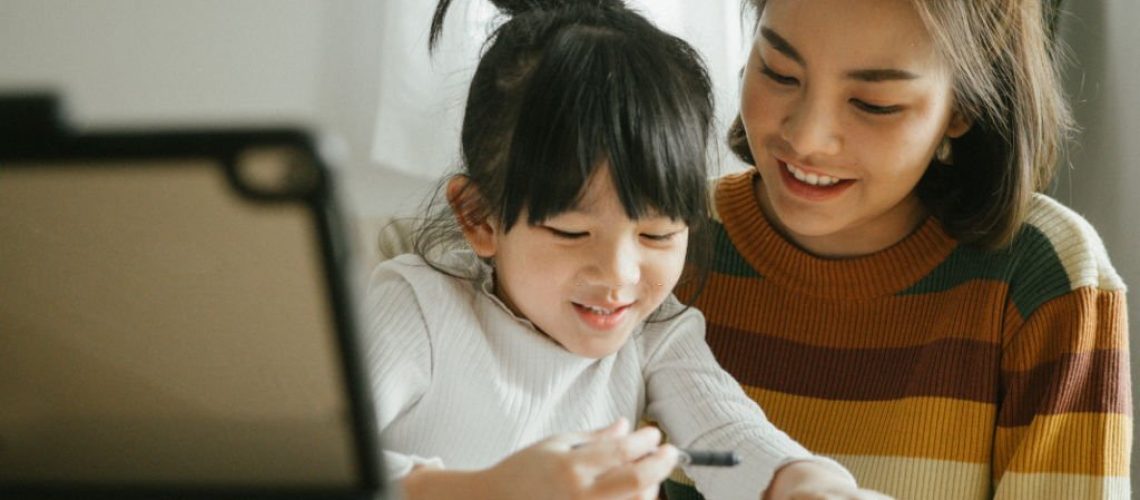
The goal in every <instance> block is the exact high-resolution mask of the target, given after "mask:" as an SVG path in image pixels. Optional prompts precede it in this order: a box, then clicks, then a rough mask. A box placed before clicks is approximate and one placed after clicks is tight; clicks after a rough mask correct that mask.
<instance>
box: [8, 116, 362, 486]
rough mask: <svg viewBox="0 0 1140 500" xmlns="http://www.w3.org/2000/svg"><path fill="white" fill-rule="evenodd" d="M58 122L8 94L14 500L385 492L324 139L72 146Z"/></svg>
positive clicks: (252, 133) (294, 131)
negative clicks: (320, 147) (24, 498)
mask: <svg viewBox="0 0 1140 500" xmlns="http://www.w3.org/2000/svg"><path fill="white" fill-rule="evenodd" d="M55 107H56V102H55V100H54V99H53V98H52V97H51V96H50V95H32V96H27V95H25V96H17V97H0V123H3V125H0V132H3V133H0V494H4V493H15V494H26V495H29V496H34V495H36V494H45V495H48V494H59V495H64V496H67V495H72V494H74V495H75V496H79V497H84V498H91V497H94V496H98V495H105V496H107V497H109V498H110V497H114V498H123V497H129V496H132V495H138V496H164V495H169V494H186V493H193V494H194V495H195V496H198V495H200V496H211V495H213V496H219V497H224V496H234V497H241V498H251V497H305V496H321V497H324V498H327V497H337V496H343V497H346V498H376V497H379V496H380V495H381V494H382V492H383V484H382V482H383V480H382V476H383V475H382V473H381V468H380V464H379V460H380V459H379V456H380V453H379V450H380V448H379V445H378V443H377V432H376V429H375V418H374V410H373V406H372V405H373V403H372V401H371V399H370V394H371V392H370V389H369V388H370V385H369V383H368V382H367V380H366V379H365V376H364V373H365V372H364V369H363V366H362V362H361V359H362V355H361V353H359V352H358V350H357V340H356V332H355V318H354V315H353V311H352V307H351V306H352V304H351V300H350V298H349V295H348V293H347V286H346V281H347V280H346V279H345V273H346V269H347V262H348V255H347V252H348V248H349V247H350V246H349V245H348V244H347V242H346V241H345V235H344V234H343V233H342V229H341V228H342V226H341V219H340V216H339V212H338V211H337V210H336V207H335V203H334V199H333V197H332V196H331V179H330V176H329V172H328V170H327V168H326V167H325V165H324V163H323V162H322V161H321V158H320V156H319V155H318V154H317V153H316V148H315V146H314V143H313V139H312V137H311V136H310V134H308V133H307V132H306V131H305V130H303V129H298V128H246V129H224V128H209V127H203V128H200V129H194V130H162V131H137V130H136V131H116V132H98V133H78V134H76V133H69V132H68V131H66V130H65V129H64V127H62V126H60V125H59V124H58V118H57V117H58V113H57V112H56V110H55ZM19 124H24V125H19Z"/></svg>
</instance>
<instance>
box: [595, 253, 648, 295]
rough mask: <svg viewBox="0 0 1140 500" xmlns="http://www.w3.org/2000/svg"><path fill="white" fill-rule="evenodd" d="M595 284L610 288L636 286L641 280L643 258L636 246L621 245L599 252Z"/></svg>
mask: <svg viewBox="0 0 1140 500" xmlns="http://www.w3.org/2000/svg"><path fill="white" fill-rule="evenodd" d="M594 267H595V269H596V272H595V273H594V274H595V276H594V280H593V281H594V283H595V284H597V285H601V286H606V287H610V288H620V287H623V286H629V285H634V284H636V283H638V282H639V281H640V280H641V257H640V255H639V254H638V252H637V249H636V248H635V245H631V244H629V243H624V242H623V243H619V244H614V245H611V246H610V247H609V248H605V249H602V251H599V252H598V258H597V262H596V264H595V266H594Z"/></svg>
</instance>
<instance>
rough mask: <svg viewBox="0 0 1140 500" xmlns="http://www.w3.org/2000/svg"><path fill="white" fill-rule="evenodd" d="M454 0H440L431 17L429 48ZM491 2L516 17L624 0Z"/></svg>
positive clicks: (616, 4) (621, 4)
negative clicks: (532, 12) (542, 11)
mask: <svg viewBox="0 0 1140 500" xmlns="http://www.w3.org/2000/svg"><path fill="white" fill-rule="evenodd" d="M451 2H452V0H439V3H438V4H436V6H435V14H434V15H433V16H432V19H431V30H430V33H429V36H428V49H429V50H431V49H434V48H435V44H436V42H437V41H439V36H440V33H441V32H442V31H443V19H444V17H445V16H446V15H447V10H448V8H450V7H451ZM490 2H491V4H492V5H494V6H495V7H496V8H498V9H499V10H500V11H502V12H503V13H504V14H506V15H508V16H510V17H514V16H517V15H519V14H523V13H526V12H530V11H532V10H555V9H559V8H567V7H594V8H623V7H624V6H625V3H624V2H623V1H622V0H490Z"/></svg>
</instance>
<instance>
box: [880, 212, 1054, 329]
mask: <svg viewBox="0 0 1140 500" xmlns="http://www.w3.org/2000/svg"><path fill="white" fill-rule="evenodd" d="M972 280H997V281H1001V282H1004V283H1005V284H1006V285H1007V286H1008V288H1009V290H1010V293H1011V297H1010V300H1012V301H1013V303H1014V305H1015V306H1016V307H1017V310H1018V312H1020V313H1021V317H1022V318H1028V317H1029V315H1030V314H1032V313H1033V311H1036V310H1037V308H1038V307H1040V306H1041V304H1044V303H1045V302H1048V301H1049V300H1052V299H1054V298H1057V297H1060V296H1061V295H1064V294H1066V293H1069V291H1070V290H1071V283H1070V282H1069V275H1068V273H1067V272H1066V271H1065V266H1064V265H1062V264H1061V259H1060V257H1059V256H1058V255H1057V252H1056V250H1054V249H1053V244H1052V242H1050V241H1049V238H1048V237H1046V236H1045V234H1044V233H1042V232H1041V231H1040V230H1038V229H1037V228H1036V227H1033V226H1030V225H1026V226H1024V227H1023V228H1022V230H1021V232H1020V233H1018V235H1017V238H1015V239H1014V241H1013V245H1012V246H1011V247H1010V248H1009V249H1007V250H1000V251H986V250H981V249H978V248H974V247H969V246H963V245H959V246H958V247H957V248H955V249H954V252H953V253H951V254H950V257H948V258H947V259H946V260H945V261H943V262H942V264H940V265H939V266H938V267H937V268H935V269H934V271H933V272H931V273H930V274H928V275H927V276H926V277H925V278H923V279H922V280H920V281H919V282H918V283H915V284H914V285H913V286H911V287H910V288H908V289H906V290H903V291H902V292H900V293H899V295H919V294H924V293H938V292H944V291H947V290H950V289H953V288H955V287H957V286H960V285H962V284H964V283H966V282H969V281H972Z"/></svg>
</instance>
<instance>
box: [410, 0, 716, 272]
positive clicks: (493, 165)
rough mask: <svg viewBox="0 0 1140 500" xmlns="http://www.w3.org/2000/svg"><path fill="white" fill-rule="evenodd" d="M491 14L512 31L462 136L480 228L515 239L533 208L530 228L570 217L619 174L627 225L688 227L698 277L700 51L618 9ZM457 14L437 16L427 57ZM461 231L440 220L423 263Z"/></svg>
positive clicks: (703, 96)
mask: <svg viewBox="0 0 1140 500" xmlns="http://www.w3.org/2000/svg"><path fill="white" fill-rule="evenodd" d="M493 3H494V4H495V5H496V6H498V7H499V9H500V10H501V11H502V12H503V13H505V14H506V15H507V16H509V19H508V20H507V21H506V22H505V23H503V24H502V25H501V26H499V27H498V29H496V30H495V31H494V32H493V33H492V34H491V36H490V38H489V39H488V40H487V43H486V45H485V46H484V51H483V54H482V57H481V58H480V61H479V64H478V67H477V68H476V70H475V75H474V78H473V80H472V81H471V86H470V90H469V93H468V96H467V104H466V108H465V112H464V117H463V127H462V131H461V138H462V144H461V154H462V165H461V167H462V173H461V174H460V175H465V176H467V177H468V178H469V179H470V182H469V183H468V184H467V186H468V189H474V190H476V193H477V197H476V198H477V199H478V200H480V203H479V210H478V211H477V212H476V213H475V214H474V217H476V218H485V217H493V218H495V220H497V221H498V222H499V223H500V224H501V226H502V228H503V230H504V231H509V230H510V229H511V228H512V227H513V226H514V224H516V223H517V222H519V217H520V215H521V213H522V210H523V209H524V208H525V209H526V211H527V220H526V221H524V222H525V223H528V224H536V223H539V222H541V221H543V220H545V219H547V218H549V217H551V216H554V215H557V214H559V213H561V212H563V211H565V210H568V209H570V208H572V207H573V206H574V205H575V204H576V203H577V202H578V201H579V199H580V197H581V195H582V192H583V189H584V187H585V186H586V183H587V181H588V180H589V178H590V176H591V175H592V174H593V173H594V172H595V171H596V170H598V169H599V168H600V167H601V166H602V165H608V166H609V169H608V171H609V175H610V176H611V180H612V182H613V185H614V186H615V188H616V190H617V193H618V196H619V198H620V200H621V203H622V206H623V208H624V209H625V212H626V214H627V215H628V216H629V217H630V218H631V219H638V218H640V217H642V216H644V215H646V214H648V213H651V212H652V213H655V214H660V215H664V216H667V217H670V218H673V219H675V220H682V221H684V222H686V223H687V224H688V225H689V227H690V234H691V236H690V242H691V244H690V260H691V261H692V262H694V263H700V262H701V261H702V260H703V259H704V257H703V256H704V255H705V254H706V252H705V249H704V247H705V246H706V245H705V244H703V243H702V242H703V241H705V240H706V239H707V238H705V237H704V236H703V235H702V233H703V231H701V228H702V227H703V226H705V225H706V221H707V219H708V217H709V200H708V174H707V171H708V170H707V163H708V160H709V157H708V154H709V148H708V146H709V142H710V140H711V137H710V133H711V123H712V117H713V103H712V91H711V84H710V82H709V78H708V74H707V71H706V70H705V67H704V64H703V63H702V61H701V59H700V57H699V56H698V54H697V53H696V51H695V50H693V48H692V47H690V46H689V45H688V44H687V43H685V42H684V41H682V40H681V39H679V38H677V37H674V36H672V35H669V34H667V33H665V32H663V31H661V30H660V29H658V28H656V27H655V26H653V24H652V23H650V22H649V21H648V20H646V19H645V18H644V17H643V16H641V15H640V14H638V13H636V12H634V11H632V10H630V9H629V8H627V7H626V6H625V5H623V4H622V3H621V2H620V1H617V0H577V1H571V0H541V1H540V0H529V1H527V0H523V1H518V0H515V1H503V0H495V1H493ZM450 5H451V0H441V1H440V2H439V4H438V5H437V7H436V11H435V16H434V18H433V19H432V29H431V36H430V42H429V47H434V45H435V42H436V41H437V40H438V38H439V36H440V34H441V30H442V28H443V20H444V17H445V15H446V13H447V10H448V7H449V6H450ZM451 219H452V218H451V217H450V214H447V216H446V217H445V216H444V215H443V214H437V216H436V217H433V218H432V220H433V221H434V223H433V224H428V225H425V226H424V227H425V229H424V230H423V231H421V232H420V234H419V237H417V238H416V243H415V246H416V250H417V252H418V253H420V254H421V255H429V254H430V253H431V251H432V250H433V249H435V248H436V247H438V246H440V245H443V244H446V242H447V241H449V240H450V239H451V238H449V237H448V236H447V234H446V233H451V234H454V231H453V230H452V229H453V225H452V224H451V222H445V221H452V220H451ZM704 267H705V266H701V265H698V266H696V268H697V269H702V270H703V269H704ZM690 274H691V273H690ZM690 277H691V276H690Z"/></svg>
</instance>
